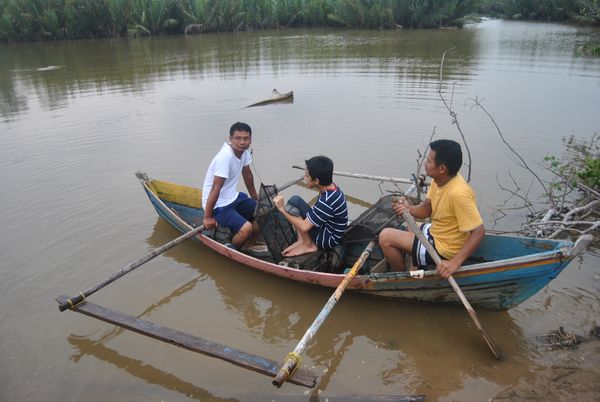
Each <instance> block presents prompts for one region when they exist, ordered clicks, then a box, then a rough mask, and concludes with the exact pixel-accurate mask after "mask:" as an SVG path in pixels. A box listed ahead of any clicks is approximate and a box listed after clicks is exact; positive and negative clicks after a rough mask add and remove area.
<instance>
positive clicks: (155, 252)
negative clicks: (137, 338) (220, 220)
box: [58, 225, 204, 311]
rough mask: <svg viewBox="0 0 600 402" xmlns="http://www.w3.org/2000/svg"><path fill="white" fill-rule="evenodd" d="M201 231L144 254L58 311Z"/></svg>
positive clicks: (184, 235) (65, 302)
mask: <svg viewBox="0 0 600 402" xmlns="http://www.w3.org/2000/svg"><path fill="white" fill-rule="evenodd" d="M203 230H204V225H201V226H198V227H197V228H195V229H192V230H190V231H189V232H186V233H184V234H182V235H181V236H179V237H178V238H176V239H173V240H171V241H170V242H168V243H166V244H163V245H162V246H160V247H157V248H155V249H153V250H152V251H150V252H149V253H148V254H146V255H145V256H143V257H142V258H140V259H138V260H135V261H133V262H130V263H129V264H127V265H125V266H124V267H123V268H121V269H119V270H118V271H116V272H115V273H114V274H112V275H111V276H110V278H108V279H105V280H103V281H102V282H100V283H98V284H97V285H96V286H93V287H91V288H89V289H87V290H85V291H83V292H79V294H78V295H77V296H75V297H71V298H69V299H66V300H64V301H63V302H62V303H60V304H59V305H58V309H59V310H60V311H65V310H66V309H68V308H73V307H74V306H76V305H77V304H79V303H81V302H82V301H83V300H84V299H85V298H86V297H88V296H90V295H92V294H94V293H96V292H97V291H99V290H100V289H102V288H103V287H105V286H106V285H108V284H110V283H112V282H114V281H116V280H117V279H119V278H120V277H122V276H123V275H126V274H128V273H130V272H131V271H133V270H134V269H136V268H137V267H139V266H140V265H142V264H145V263H147V262H148V261H150V260H151V259H153V258H154V257H156V256H157V255H159V254H162V253H164V252H165V251H167V250H168V249H170V248H172V247H175V246H176V245H178V244H181V243H183V242H184V241H186V240H187V239H189V238H190V237H194V236H196V235H197V234H198V233H200V232H201V231H203Z"/></svg>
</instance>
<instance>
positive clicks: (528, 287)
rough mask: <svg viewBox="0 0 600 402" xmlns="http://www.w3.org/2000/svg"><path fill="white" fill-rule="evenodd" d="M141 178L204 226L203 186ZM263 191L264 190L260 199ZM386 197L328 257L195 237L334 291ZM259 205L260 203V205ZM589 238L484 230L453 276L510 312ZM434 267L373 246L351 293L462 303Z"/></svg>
mask: <svg viewBox="0 0 600 402" xmlns="http://www.w3.org/2000/svg"><path fill="white" fill-rule="evenodd" d="M136 176H137V177H138V179H139V181H140V183H141V185H142V187H143V189H144V191H145V192H146V194H147V195H148V198H149V199H150V202H151V203H152V206H153V207H154V209H155V210H156V212H157V213H158V215H159V216H160V217H161V218H163V219H165V220H166V221H167V222H169V223H170V224H171V225H172V226H173V227H175V228H176V229H177V230H179V231H180V232H184V233H185V232H189V231H190V230H192V229H194V228H195V227H199V226H201V225H202V222H203V216H204V211H203V210H202V206H201V198H202V197H201V191H200V190H199V189H197V188H193V187H189V186H185V185H181V184H175V183H171V182H168V181H163V180H158V179H151V178H149V177H148V176H147V175H146V174H145V173H143V172H138V173H136ZM262 192H263V189H262V188H261V197H262ZM389 202H390V201H389V199H388V198H386V197H383V198H382V199H381V200H380V201H378V202H377V204H376V205H374V206H373V207H372V208H370V209H368V210H367V211H366V212H364V213H363V214H361V216H360V217H358V218H357V219H356V220H354V221H353V223H352V224H351V225H350V227H349V229H348V231H347V235H346V236H344V241H343V243H342V245H341V246H339V247H338V249H337V250H335V252H333V253H329V254H327V253H320V254H319V253H315V255H308V256H304V257H294V258H285V257H283V256H282V255H281V253H280V251H281V250H269V252H268V253H262V254H260V253H259V254H257V253H254V252H251V251H250V250H248V251H247V252H242V251H237V250H234V249H231V248H229V247H228V246H227V245H226V243H227V242H228V241H229V240H230V237H229V236H230V234H227V233H219V231H218V230H217V231H204V232H202V233H201V234H198V235H196V236H194V239H195V240H196V241H198V242H200V243H202V244H203V245H205V246H206V247H208V248H210V249H211V250H213V251H215V252H217V253H219V254H221V255H223V256H224V257H226V258H229V259H230V260H233V261H235V262H237V263H239V264H241V265H242V266H243V267H246V268H248V269H254V270H257V271H261V272H265V273H268V274H272V275H276V276H279V277H283V278H287V279H290V280H293V281H296V282H301V283H306V284H312V285H319V286H323V287H329V288H335V287H337V286H338V284H339V283H340V282H341V281H342V279H343V278H344V271H345V270H347V269H348V268H350V267H351V266H352V265H353V263H354V262H355V261H356V260H357V259H358V257H359V256H360V254H361V252H362V251H363V249H364V248H365V246H366V245H367V243H368V242H369V241H370V240H373V238H374V237H373V236H376V235H375V233H378V232H379V230H380V229H381V225H380V222H381V219H382V213H383V215H386V214H387V215H386V216H391V215H393V211H391V208H389V205H390V204H389ZM260 207H261V204H260V202H259V208H258V209H260ZM258 209H257V215H258V214H259V213H262V214H266V215H273V216H274V218H273V219H274V220H273V219H272V220H270V221H264V222H265V226H269V225H271V226H272V224H273V222H278V221H281V217H277V216H276V215H277V214H278V212H277V211H276V210H273V209H272V208H271V209H270V210H264V211H259V210H258ZM263 209H264V208H263ZM263 216H264V215H263ZM377 220H379V221H378V222H373V221H377ZM283 221H285V219H283ZM259 223H260V220H259ZM372 223H375V225H374V226H376V227H377V230H375V229H373V227H374V226H373V225H370V224H372ZM383 226H386V227H388V226H389V227H403V226H402V222H401V220H399V219H395V220H394V219H393V216H392V218H390V219H387V218H386V219H385V220H384V225H383ZM369 234H370V235H369ZM276 237H277V236H276ZM290 241H291V240H290ZM591 241H592V236H590V235H583V236H581V237H580V238H579V239H577V241H576V242H571V241H567V240H549V239H536V238H530V237H518V236H500V235H490V234H487V235H486V236H485V239H484V240H483V242H482V244H481V245H480V247H479V248H478V249H477V250H476V252H475V253H474V255H473V256H472V257H471V258H470V259H469V261H468V263H467V265H464V266H462V267H461V268H460V269H459V270H458V271H457V272H456V273H455V274H454V278H455V280H456V282H457V283H458V284H459V286H460V288H461V289H462V291H463V293H464V295H465V296H466V298H467V299H468V300H469V301H470V303H471V305H472V306H473V307H478V308H485V309H491V310H508V309H510V308H512V307H514V306H516V305H518V304H520V303H522V302H524V301H525V300H527V299H529V298H530V297H532V296H533V295H535V294H536V293H537V292H538V291H539V290H540V289H542V288H543V287H544V286H546V285H547V284H548V283H549V282H550V281H551V280H552V279H554V278H556V277H557V276H558V275H559V274H560V273H561V271H562V270H563V269H565V268H566V267H567V265H568V264H569V263H570V262H571V260H572V259H573V258H574V257H575V256H577V255H578V254H580V253H581V252H583V251H584V250H585V249H586V247H587V246H588V245H589V243H591ZM269 246H271V244H269ZM431 268H432V269H430V270H425V271H421V275H414V274H411V273H409V272H387V264H386V262H385V259H384V258H383V254H382V252H381V249H380V248H379V247H376V248H375V249H374V250H373V252H372V253H371V256H370V257H369V259H368V260H367V261H366V262H365V264H364V265H363V268H362V269H361V271H360V272H359V274H358V275H356V276H355V277H354V279H353V280H352V281H351V282H350V284H349V286H348V288H347V290H348V291H350V292H353V293H360V294H364V295H369V296H374V297H381V298H389V299H396V300H404V301H410V302H422V303H439V304H451V305H460V304H461V301H460V299H459V298H458V296H457V295H456V293H455V292H454V290H453V289H452V287H451V286H450V284H449V283H448V281H447V280H445V279H443V278H441V277H440V276H439V275H438V274H437V271H436V270H435V269H434V268H435V267H431Z"/></svg>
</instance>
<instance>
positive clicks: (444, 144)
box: [379, 140, 485, 278]
mask: <svg viewBox="0 0 600 402" xmlns="http://www.w3.org/2000/svg"><path fill="white" fill-rule="evenodd" d="M461 166H462V151H461V149H460V145H459V144H458V143H457V142H455V141H452V140H437V141H433V142H432V143H431V144H429V153H428V154H427V159H426V161H425V173H426V174H427V176H429V177H431V178H432V179H433V183H431V187H430V188H429V191H428V192H427V197H426V198H425V201H423V202H422V203H420V204H419V205H408V202H407V201H406V199H405V198H404V197H402V198H401V199H400V201H398V202H396V203H393V204H392V208H393V209H394V211H395V212H396V214H398V215H402V212H404V211H405V210H407V211H408V212H409V213H410V214H411V215H412V216H414V217H415V218H417V219H425V218H429V217H431V223H430V224H429V223H426V224H423V225H422V226H421V230H422V231H423V233H424V234H425V236H426V237H427V238H428V239H429V240H430V241H431V243H432V244H433V246H434V247H435V249H436V250H437V252H438V253H439V254H440V256H441V257H442V258H443V261H442V263H441V264H440V265H439V266H438V267H437V269H438V271H439V273H440V275H441V276H442V277H443V278H447V277H448V276H450V275H452V274H453V273H454V272H456V270H458V268H460V266H461V265H462V264H463V263H464V262H465V260H466V259H467V258H469V256H471V254H473V252H474V251H475V250H476V249H477V247H478V246H479V244H480V243H481V241H482V240H483V237H484V236H485V230H484V229H483V220H482V219H481V215H480V214H479V210H478V209H477V202H476V199H475V193H474V192H473V189H472V188H471V186H469V184H468V183H467V182H466V181H465V179H464V178H463V177H462V176H461V175H460V174H459V173H458V170H459V169H460V167H461ZM379 245H380V246H381V249H382V251H383V255H384V256H385V258H386V259H387V261H388V264H389V265H390V267H391V268H392V270H395V271H402V270H404V258H403V253H404V252H410V253H412V259H413V264H414V265H415V266H418V267H424V266H426V265H428V264H433V263H434V262H433V259H432V258H431V256H430V255H429V254H428V253H427V250H426V249H425V247H424V246H423V245H422V244H421V242H420V241H419V240H418V239H417V238H416V236H415V234H414V233H412V232H406V231H402V230H398V229H392V228H386V229H384V230H383V231H382V232H381V234H380V235H379Z"/></svg>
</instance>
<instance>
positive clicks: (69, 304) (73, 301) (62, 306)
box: [58, 173, 302, 311]
mask: <svg viewBox="0 0 600 402" xmlns="http://www.w3.org/2000/svg"><path fill="white" fill-rule="evenodd" d="M136 176H137V174H136ZM143 177H146V178H145V179H146V180H148V178H147V176H145V173H144V176H142V175H141V173H140V176H138V178H143ZM300 180H302V177H300V178H298V179H295V180H292V181H289V182H287V183H285V184H283V185H282V186H281V187H280V188H279V191H281V190H284V189H286V188H288V187H290V186H292V185H294V184H296V183H298V182H299V181H300ZM203 230H204V225H201V226H198V227H197V228H194V229H192V230H190V231H188V232H186V233H184V234H182V235H181V236H179V237H178V238H176V239H173V240H171V241H170V242H168V243H166V244H163V245H162V246H160V247H157V248H155V249H154V250H152V251H150V252H149V253H148V254H146V255H145V256H143V257H142V258H140V259H138V260H136V261H133V262H131V263H129V264H127V265H125V266H124V267H123V268H121V269H119V270H118V271H116V272H115V273H114V274H112V275H111V276H110V278H108V279H105V280H104V281H102V282H100V283H98V284H97V285H96V286H93V287H91V288H89V289H87V290H85V291H83V292H79V294H78V295H77V296H74V297H71V298H68V299H66V300H64V301H62V302H61V303H59V305H58V309H59V310H60V311H65V310H66V309H69V308H71V309H72V308H73V307H74V306H76V305H77V304H79V303H81V302H82V301H83V300H84V299H85V298H86V297H88V296H90V295H92V294H94V293H96V292H97V291H99V290H100V289H102V288H103V287H105V286H107V285H109V284H110V283H112V282H114V281H116V280H117V279H119V278H120V277H122V276H123V275H126V274H128V273H130V272H131V271H133V270H134V269H136V268H138V267H139V266H141V265H143V264H145V263H147V262H148V261H150V260H151V259H153V258H154V257H156V256H157V255H159V254H162V253H164V252H165V251H167V250H168V249H170V248H172V247H175V246H176V245H178V244H181V243H183V242H184V241H186V240H187V239H189V238H191V237H194V236H196V235H197V234H199V233H200V232H202V231H203Z"/></svg>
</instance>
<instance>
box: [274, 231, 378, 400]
mask: <svg viewBox="0 0 600 402" xmlns="http://www.w3.org/2000/svg"><path fill="white" fill-rule="evenodd" d="M373 247H375V240H372V241H370V242H369V244H368V245H367V247H366V248H365V250H364V251H363V252H362V254H361V255H360V257H359V258H358V260H356V262H355V263H354V265H353V266H352V268H351V269H350V271H348V273H347V274H346V276H345V277H344V279H343V280H342V282H340V284H339V285H338V287H337V288H336V289H335V292H333V294H332V295H331V297H329V300H328V301H327V303H326V304H325V306H324V307H323V309H321V312H320V313H319V315H317V318H315V320H314V321H313V323H312V324H311V326H310V327H309V328H308V330H307V331H306V333H305V334H304V336H303V337H302V339H301V340H300V342H299V343H298V345H296V348H295V349H294V351H293V352H291V353H290V354H288V356H287V357H286V359H285V361H284V362H283V365H282V366H281V368H280V369H279V372H278V373H277V376H276V377H275V379H274V380H273V382H272V384H273V385H275V386H276V387H277V388H279V387H281V385H283V383H284V382H285V381H286V380H287V379H288V378H290V377H291V376H292V375H293V374H294V370H296V368H297V367H298V366H299V365H300V360H301V355H302V353H304V351H305V350H306V347H307V346H308V343H309V342H310V341H311V340H312V338H313V337H314V336H315V334H316V333H317V331H318V330H319V328H320V327H321V324H323V322H324V321H325V319H326V318H327V317H328V316H329V313H331V310H332V309H333V307H334V306H335V305H336V303H337V302H338V300H339V299H340V298H341V297H342V294H343V293H344V291H345V290H346V288H347V287H348V285H349V284H350V282H351V281H352V279H354V277H355V276H356V274H357V273H358V271H359V270H360V268H361V267H362V266H363V264H364V263H365V261H366V260H367V258H369V255H370V254H371V253H372V252H373Z"/></svg>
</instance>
